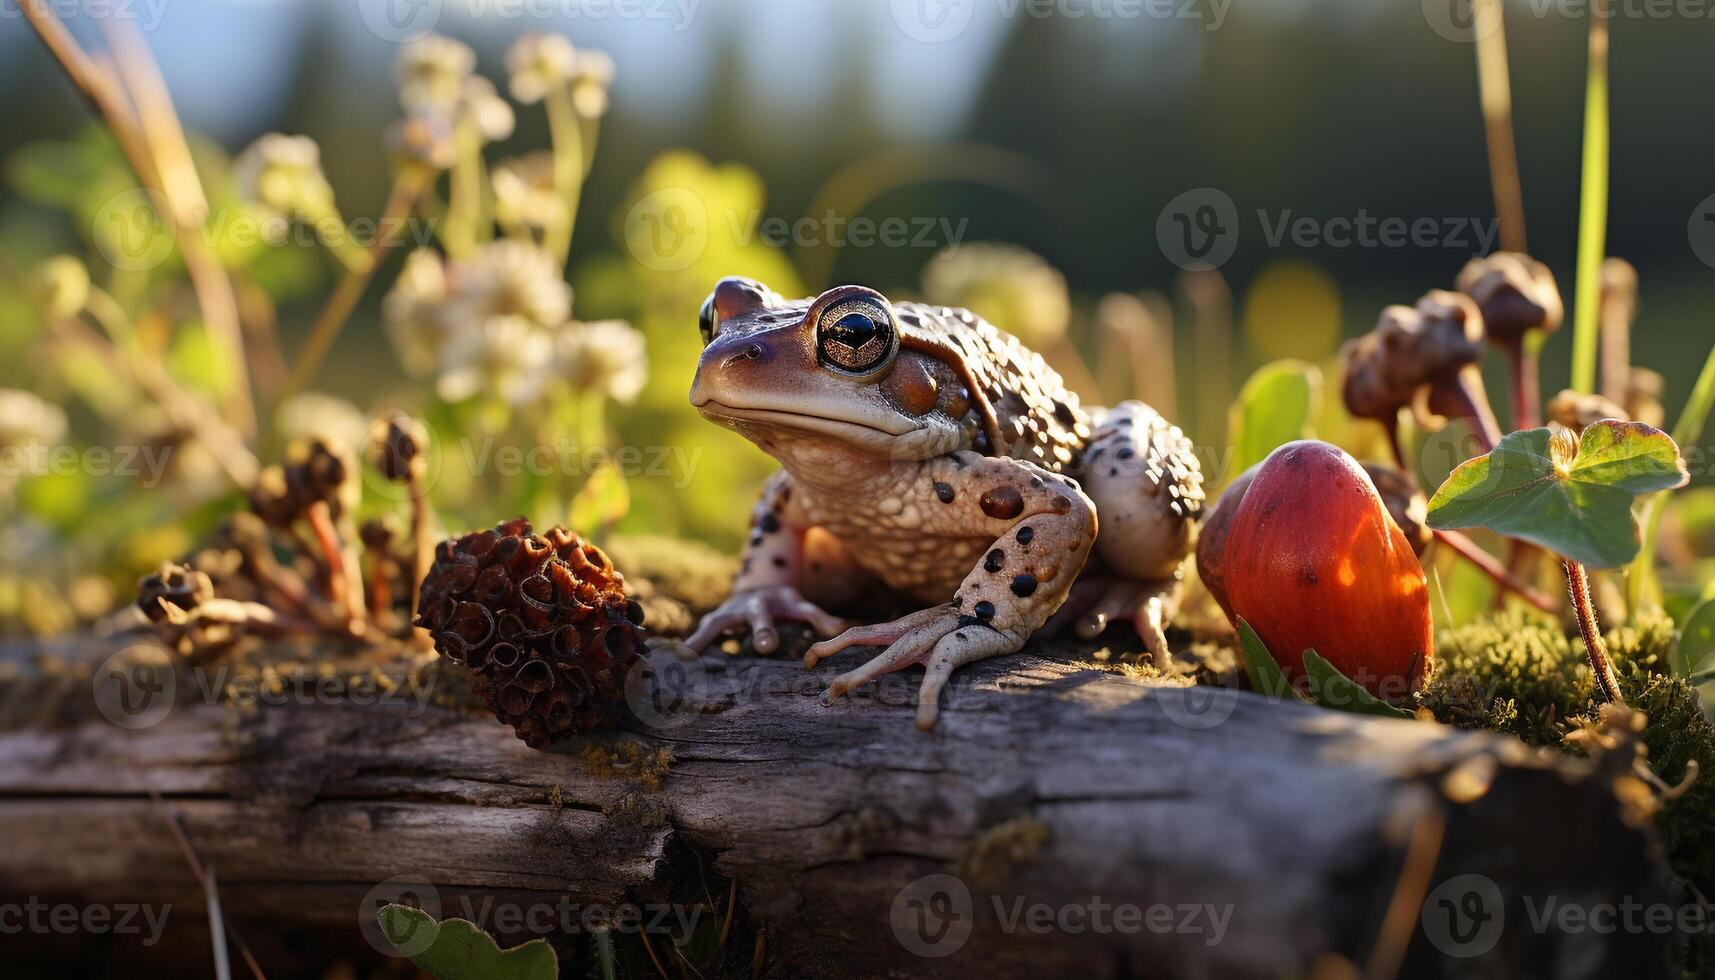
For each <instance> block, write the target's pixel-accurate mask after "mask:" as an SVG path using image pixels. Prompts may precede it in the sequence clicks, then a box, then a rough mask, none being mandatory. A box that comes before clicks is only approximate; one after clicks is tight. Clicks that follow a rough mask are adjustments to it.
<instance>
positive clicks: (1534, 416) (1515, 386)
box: [1494, 339, 1542, 429]
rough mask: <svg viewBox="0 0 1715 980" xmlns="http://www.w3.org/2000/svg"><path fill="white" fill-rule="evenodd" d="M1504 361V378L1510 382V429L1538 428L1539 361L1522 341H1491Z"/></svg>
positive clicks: (1534, 352)
mask: <svg viewBox="0 0 1715 980" xmlns="http://www.w3.org/2000/svg"><path fill="white" fill-rule="evenodd" d="M1494 343H1495V345H1496V346H1498V347H1499V348H1500V349H1501V352H1502V353H1503V354H1505V355H1506V359H1507V377H1508V379H1509V380H1510V381H1511V382H1512V384H1511V388H1512V410H1513V419H1512V421H1513V428H1514V429H1536V428H1540V427H1541V426H1542V408H1541V406H1542V366H1541V365H1540V364H1539V363H1538V361H1539V360H1540V358H1539V357H1538V356H1537V353H1536V351H1535V350H1533V349H1532V348H1531V345H1530V343H1529V342H1527V341H1526V340H1524V339H1516V340H1499V339H1497V340H1495V342H1494Z"/></svg>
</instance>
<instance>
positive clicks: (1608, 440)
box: [1429, 419, 1690, 568]
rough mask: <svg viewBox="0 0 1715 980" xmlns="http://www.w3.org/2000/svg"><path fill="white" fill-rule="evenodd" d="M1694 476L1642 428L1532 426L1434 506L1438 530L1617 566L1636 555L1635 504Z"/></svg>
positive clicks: (1666, 443)
mask: <svg viewBox="0 0 1715 980" xmlns="http://www.w3.org/2000/svg"><path fill="white" fill-rule="evenodd" d="M1689 479H1690V475H1689V473H1688V472H1687V471H1686V468H1685V460H1683V459H1681V458H1680V455H1679V447H1678V446H1677V445H1676V444H1675V443H1674V441H1673V438H1672V437H1671V436H1669V435H1668V434H1667V433H1665V432H1663V431H1661V430H1660V429H1657V428H1654V427H1652V426H1648V425H1644V424H1643V423H1641V422H1620V421H1616V420H1614V419H1603V420H1601V421H1600V422H1597V423H1595V424H1594V425H1591V426H1590V427H1589V428H1586V429H1585V430H1584V433H1583V436H1582V437H1580V436H1578V435H1575V434H1573V433H1572V432H1571V431H1570V430H1567V429H1562V428H1558V427H1556V428H1554V429H1530V430H1527V431H1524V432H1514V433H1511V434H1509V435H1507V436H1506V437H1505V438H1503V439H1501V441H1500V443H1499V444H1498V445H1496V446H1495V449H1494V451H1493V452H1491V453H1489V454H1488V455H1486V456H1479V457H1477V458H1476V459H1473V460H1470V461H1468V462H1466V463H1463V464H1461V465H1460V466H1459V468H1458V469H1456V470H1454V471H1453V473H1452V475H1450V476H1449V477H1448V478H1447V482H1445V483H1443V484H1442V485H1441V489H1439V490H1437V491H1436V492H1435V496H1434V498H1433V499H1431V500H1430V501H1429V526H1430V527H1432V528H1435V529H1437V530H1452V529H1455V528H1469V527H1481V528H1487V529H1489V530H1491V531H1497V532H1499V533H1501V534H1505V535H1510V536H1512V537H1515V538H1522V539H1524V540H1526V541H1530V542H1532V543H1534V544H1538V545H1541V546H1542V547H1544V548H1547V549H1549V550H1550V551H1554V552H1556V553H1558V554H1560V555H1562V556H1564V557H1566V558H1568V559H1571V560H1572V561H1575V562H1578V563H1580V564H1583V565H1589V566H1592V567H1594V568H1615V567H1618V566H1620V565H1624V564H1625V563H1627V562H1629V561H1631V560H1632V558H1633V557H1635V556H1636V555H1637V553H1638V548H1639V540H1638V526H1637V521H1636V519H1634V518H1633V516H1632V500H1633V498H1634V497H1636V496H1637V495H1638V494H1641V493H1652V492H1654V491H1657V490H1671V489H1673V488H1674V487H1679V486H1684V485H1685V483H1686V481H1687V480H1689Z"/></svg>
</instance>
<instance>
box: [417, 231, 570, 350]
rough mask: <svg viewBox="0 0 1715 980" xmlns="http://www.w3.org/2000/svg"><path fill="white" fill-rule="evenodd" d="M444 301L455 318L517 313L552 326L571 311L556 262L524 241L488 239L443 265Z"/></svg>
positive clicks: (562, 319)
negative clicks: (463, 256)
mask: <svg viewBox="0 0 1715 980" xmlns="http://www.w3.org/2000/svg"><path fill="white" fill-rule="evenodd" d="M447 305H448V306H449V307H451V308H452V315H453V316H455V317H457V318H458V319H460V320H464V321H467V322H475V321H477V320H482V319H486V318H488V317H492V316H512V315H516V316H521V317H524V318H525V319H527V320H530V321H532V322H534V323H535V324H536V325H537V326H540V327H545V328H548V329H553V328H555V327H558V326H559V325H560V324H562V323H565V322H566V319H567V318H568V317H570V316H571V315H572V287H570V286H568V285H566V280H565V278H564V277H563V276H562V275H561V272H560V263H559V261H558V260H556V259H555V258H554V257H553V256H552V255H549V254H548V253H547V252H545V251H543V250H542V249H540V248H538V247H536V246H535V245H532V244H530V243H528V242H517V241H499V242H490V243H488V244H486V245H483V246H482V247H481V248H479V249H477V250H476V252H475V253H474V254H473V255H472V256H471V257H470V258H469V259H466V260H464V261H460V262H453V263H450V264H449V265H448V266H447Z"/></svg>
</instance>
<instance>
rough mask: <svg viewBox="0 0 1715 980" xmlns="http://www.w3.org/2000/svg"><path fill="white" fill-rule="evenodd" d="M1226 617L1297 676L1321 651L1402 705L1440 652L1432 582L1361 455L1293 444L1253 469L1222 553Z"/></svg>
mask: <svg viewBox="0 0 1715 980" xmlns="http://www.w3.org/2000/svg"><path fill="white" fill-rule="evenodd" d="M1221 563H1222V566H1223V568H1224V575H1225V586H1226V592H1227V601H1228V605H1229V606H1230V610H1229V615H1231V616H1232V617H1233V618H1234V620H1235V622H1236V621H1237V620H1238V619H1243V620H1244V621H1245V622H1247V623H1249V624H1250V625H1251V628H1252V629H1254V630H1256V632H1257V636H1258V637H1260V638H1261V639H1262V641H1263V643H1265V644H1266V645H1267V646H1268V649H1269V651H1270V652H1271V653H1272V654H1274V658H1275V659H1276V660H1277V661H1279V662H1280V665H1281V667H1282V669H1284V671H1285V672H1286V675H1287V677H1288V678H1289V679H1292V680H1294V681H1296V680H1297V679H1298V678H1300V677H1303V676H1304V651H1305V650H1306V649H1314V650H1315V651H1316V652H1317V653H1320V654H1321V655H1322V656H1323V657H1325V658H1326V659H1327V660H1328V661H1329V662H1330V663H1332V664H1333V665H1334V666H1335V667H1337V668H1339V669H1340V672H1341V673H1343V674H1345V675H1346V676H1347V677H1349V678H1351V679H1352V680H1354V681H1357V682H1358V683H1360V684H1362V685H1363V686H1364V687H1366V688H1368V689H1369V690H1370V692H1371V693H1372V694H1375V695H1376V696H1378V697H1382V698H1385V699H1388V700H1391V701H1396V702H1399V701H1405V700H1407V698H1408V695H1409V694H1410V692H1412V691H1414V690H1416V689H1417V687H1418V686H1419V685H1420V684H1421V683H1422V681H1423V679H1424V678H1425V677H1426V676H1427V675H1428V672H1429V665H1430V661H1431V659H1432V657H1433V656H1434V636H1433V629H1432V627H1431V623H1430V617H1429V583H1428V581H1427V579H1425V577H1424V574H1423V566H1422V565H1420V564H1419V563H1418V560H1417V555H1416V554H1415V553H1414V552H1413V550H1412V547H1411V544H1410V542H1408V541H1407V540H1406V537H1405V535H1404V534H1403V533H1402V532H1401V531H1400V529H1399V527H1398V525H1396V524H1395V523H1394V522H1393V519H1392V518H1391V517H1389V516H1388V511H1387V507H1386V505H1384V504H1383V503H1382V499H1381V495H1380V494H1378V493H1377V492H1376V487H1375V484H1374V483H1373V482H1371V480H1370V476H1369V474H1368V473H1366V472H1365V471H1364V468H1363V467H1362V466H1360V465H1359V464H1358V462H1357V460H1354V459H1353V458H1352V457H1351V456H1348V455H1347V454H1346V453H1345V452H1344V451H1342V450H1341V449H1339V448H1338V447H1336V446H1331V445H1329V444H1327V443H1325V442H1313V441H1304V442H1292V443H1288V444H1286V445H1284V446H1281V447H1280V448H1279V449H1276V450H1275V451H1274V452H1273V453H1272V454H1270V455H1269V457H1268V459H1266V460H1264V461H1263V463H1262V467H1261V468H1260V469H1259V470H1257V473H1256V476H1255V477H1254V478H1253V479H1252V481H1251V484H1250V487H1249V488H1248V489H1247V490H1246V491H1245V494H1244V498H1243V500H1242V502H1241V503H1240V505H1239V509H1238V512H1237V513H1236V514H1235V515H1234V516H1233V520H1232V526H1231V528H1230V529H1229V530H1228V532H1227V543H1226V548H1225V551H1224V553H1223V555H1222V562H1221Z"/></svg>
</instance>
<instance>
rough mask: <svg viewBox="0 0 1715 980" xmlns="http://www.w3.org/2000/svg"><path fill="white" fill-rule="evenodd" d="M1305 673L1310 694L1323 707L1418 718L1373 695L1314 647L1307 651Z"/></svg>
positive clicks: (1359, 712)
mask: <svg viewBox="0 0 1715 980" xmlns="http://www.w3.org/2000/svg"><path fill="white" fill-rule="evenodd" d="M1304 672H1305V673H1306V674H1308V675H1310V694H1311V695H1312V696H1313V697H1315V698H1316V703H1317V704H1319V705H1321V706H1322V707H1324V708H1333V709H1334V710H1336V711H1350V712H1352V713H1353V714H1359V715H1375V716H1377V717H1379V718H1415V717H1417V716H1416V715H1414V714H1412V713H1411V712H1409V711H1407V710H1405V709H1404V708H1396V707H1394V706H1393V705H1391V704H1388V703H1387V702H1386V701H1383V700H1382V699H1381V698H1378V697H1376V696H1375V695H1374V694H1371V693H1370V692H1369V690H1368V689H1367V688H1365V687H1364V686H1363V685H1362V684H1359V683H1358V682H1357V681H1354V680H1352V679H1351V678H1350V677H1347V676H1346V675H1345V674H1342V673H1340V668H1338V667H1336V666H1334V665H1333V664H1331V663H1329V662H1328V660H1327V658H1325V657H1323V656H1322V655H1321V654H1320V653H1317V652H1316V651H1315V650H1306V651H1304Z"/></svg>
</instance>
